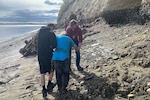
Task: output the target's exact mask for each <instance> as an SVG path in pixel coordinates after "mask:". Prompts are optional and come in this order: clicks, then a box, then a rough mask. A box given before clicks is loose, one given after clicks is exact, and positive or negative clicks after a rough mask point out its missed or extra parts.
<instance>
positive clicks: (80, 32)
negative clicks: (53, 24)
mask: <svg viewBox="0 0 150 100" xmlns="http://www.w3.org/2000/svg"><path fill="white" fill-rule="evenodd" d="M82 40H83V37H82V30H81V29H80V28H79V37H78V41H79V44H78V48H79V49H80V48H81V45H82Z"/></svg>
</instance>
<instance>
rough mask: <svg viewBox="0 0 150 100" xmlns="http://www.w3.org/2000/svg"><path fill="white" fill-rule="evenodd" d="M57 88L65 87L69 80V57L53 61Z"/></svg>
mask: <svg viewBox="0 0 150 100" xmlns="http://www.w3.org/2000/svg"><path fill="white" fill-rule="evenodd" d="M54 66H55V70H56V81H57V85H58V90H62V89H66V87H67V86H68V82H69V59H66V60H64V61H58V60H56V61H54Z"/></svg>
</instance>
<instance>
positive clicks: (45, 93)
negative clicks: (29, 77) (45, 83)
mask: <svg viewBox="0 0 150 100" xmlns="http://www.w3.org/2000/svg"><path fill="white" fill-rule="evenodd" d="M42 95H43V98H46V97H47V91H46V90H42Z"/></svg>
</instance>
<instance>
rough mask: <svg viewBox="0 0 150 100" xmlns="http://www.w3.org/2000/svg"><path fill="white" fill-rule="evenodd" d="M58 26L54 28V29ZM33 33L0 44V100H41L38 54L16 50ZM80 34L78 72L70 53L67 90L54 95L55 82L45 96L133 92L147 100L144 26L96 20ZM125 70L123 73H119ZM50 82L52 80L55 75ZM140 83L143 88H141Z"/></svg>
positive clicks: (148, 37)
mask: <svg viewBox="0 0 150 100" xmlns="http://www.w3.org/2000/svg"><path fill="white" fill-rule="evenodd" d="M62 30H63V29H58V30H56V34H59V33H60V32H62ZM35 33H36V32H32V33H28V34H25V35H23V36H20V37H16V38H12V39H10V40H8V41H5V42H3V43H0V61H1V62H0V100H42V99H43V98H42V94H41V87H40V82H39V75H40V74H39V66H38V61H37V56H30V57H22V55H21V54H20V53H19V50H20V48H22V47H24V46H25V44H24V40H29V39H31V38H32V36H33V35H34V34H35ZM83 37H84V41H83V44H82V48H81V66H83V68H84V72H78V71H77V69H76V67H75V64H74V63H75V59H74V58H75V57H74V55H72V58H73V59H72V68H73V74H71V75H70V81H69V86H68V90H69V91H68V93H67V94H66V95H64V96H57V86H56V87H55V88H54V90H53V93H52V94H49V95H48V99H49V100H62V98H67V99H63V100H110V99H108V98H109V97H113V99H111V100H128V97H127V95H128V94H134V96H135V97H134V98H133V100H149V98H150V95H149V93H148V92H146V90H147V89H148V86H147V85H146V84H147V83H149V82H150V64H149V61H150V60H149V59H150V58H149V57H150V51H149V50H150V43H149V42H150V27H149V26H148V25H125V26H119V27H118V26H117V27H115V26H114V27H110V26H109V25H107V24H105V23H104V22H99V23H97V24H96V25H95V26H93V27H92V28H90V29H87V33H86V34H85V35H84V36H83ZM143 45H144V46H143ZM139 48H141V49H139ZM142 51H143V52H142ZM144 52H145V53H144ZM139 54H141V55H139ZM144 59H145V60H144ZM140 61H143V63H141V62H140ZM146 61H147V62H146ZM144 63H145V64H144ZM144 67H145V68H144ZM126 72H127V73H128V74H127V77H126V78H124V75H126ZM106 80H107V81H106ZM53 81H56V80H55V77H54V80H53ZM101 82H103V83H101ZM102 84H105V85H106V84H107V86H108V87H104V86H103V85H102ZM112 84H117V85H118V87H117V88H115V89H116V91H112V92H111V93H114V94H111V93H110V92H109V91H104V90H107V89H108V90H111V89H110V88H109V87H110V86H112ZM101 85H102V86H101ZM131 86H133V87H132V89H131ZM102 87H104V88H105V89H102V91H101V92H98V90H97V89H99V88H102ZM129 87H130V89H129ZM141 88H144V90H143V91H141V90H140V89H141ZM137 89H138V90H139V91H137ZM129 90H130V91H129ZM98 95H101V96H98ZM77 98H78V99H77ZM90 98H91V99H90ZM93 98H94V99H93ZM104 98H105V99H104Z"/></svg>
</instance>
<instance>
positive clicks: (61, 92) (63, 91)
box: [59, 88, 67, 94]
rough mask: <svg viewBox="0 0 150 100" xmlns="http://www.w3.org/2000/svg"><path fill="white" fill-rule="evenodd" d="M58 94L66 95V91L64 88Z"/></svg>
mask: <svg viewBox="0 0 150 100" xmlns="http://www.w3.org/2000/svg"><path fill="white" fill-rule="evenodd" d="M59 92H60V94H65V93H67V89H66V88H63V89H61V90H60V91H59Z"/></svg>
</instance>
